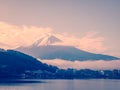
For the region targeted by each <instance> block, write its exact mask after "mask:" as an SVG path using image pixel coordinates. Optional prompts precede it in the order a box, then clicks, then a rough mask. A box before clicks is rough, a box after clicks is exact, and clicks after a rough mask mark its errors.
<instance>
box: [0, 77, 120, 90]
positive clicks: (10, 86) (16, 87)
mask: <svg viewBox="0 0 120 90" xmlns="http://www.w3.org/2000/svg"><path fill="white" fill-rule="evenodd" d="M37 81H41V82H35V83H34V82H24V83H22V82H21V83H20V82H19V83H18V82H11V83H5V82H3V83H0V90H120V80H107V79H89V80H57V79H56V80H37Z"/></svg>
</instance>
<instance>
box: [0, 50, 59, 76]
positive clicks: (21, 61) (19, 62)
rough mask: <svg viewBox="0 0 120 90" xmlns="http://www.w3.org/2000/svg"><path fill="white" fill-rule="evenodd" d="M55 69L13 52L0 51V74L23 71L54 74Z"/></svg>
mask: <svg viewBox="0 0 120 90" xmlns="http://www.w3.org/2000/svg"><path fill="white" fill-rule="evenodd" d="M56 69H57V68H56V67H52V66H48V65H47V64H43V63H41V62H40V61H38V60H36V59H35V58H33V57H31V56H28V55H26V54H23V53H21V52H18V51H13V50H3V49H0V73H14V74H17V73H24V72H25V71H27V70H29V71H36V70H41V71H48V72H51V73H52V72H55V71H56Z"/></svg>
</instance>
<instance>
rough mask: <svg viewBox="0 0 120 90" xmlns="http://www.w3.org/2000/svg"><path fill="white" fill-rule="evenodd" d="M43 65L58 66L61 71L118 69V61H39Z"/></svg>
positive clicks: (119, 66) (119, 67) (119, 61)
mask: <svg viewBox="0 0 120 90" xmlns="http://www.w3.org/2000/svg"><path fill="white" fill-rule="evenodd" d="M40 61H41V62H43V63H47V64H49V65H53V66H58V67H59V68H62V69H67V68H74V69H95V70H105V69H120V60H112V61H104V60H99V61H92V60H91V61H74V62H72V61H66V60H60V59H55V60H40Z"/></svg>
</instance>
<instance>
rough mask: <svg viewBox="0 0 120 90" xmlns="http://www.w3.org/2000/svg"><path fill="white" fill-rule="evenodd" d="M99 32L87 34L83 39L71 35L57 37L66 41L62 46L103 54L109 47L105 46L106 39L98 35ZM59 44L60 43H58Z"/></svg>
mask: <svg viewBox="0 0 120 90" xmlns="http://www.w3.org/2000/svg"><path fill="white" fill-rule="evenodd" d="M98 34H99V33H97V32H93V31H92V32H87V33H86V34H85V35H84V36H83V37H81V38H78V37H76V36H72V35H69V34H61V35H57V36H58V37H59V38H60V39H62V40H64V42H63V43H61V45H70V46H75V47H77V48H79V49H82V50H86V51H90V52H94V53H102V52H104V51H106V50H107V47H106V46H105V45H104V42H105V39H104V37H102V36H99V35H98ZM58 44H59V43H58Z"/></svg>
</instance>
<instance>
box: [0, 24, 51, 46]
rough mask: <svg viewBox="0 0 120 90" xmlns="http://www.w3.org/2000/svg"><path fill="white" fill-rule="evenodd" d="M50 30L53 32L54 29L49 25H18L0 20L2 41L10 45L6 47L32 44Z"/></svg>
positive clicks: (0, 37) (0, 38) (0, 40)
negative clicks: (44, 26)
mask: <svg viewBox="0 0 120 90" xmlns="http://www.w3.org/2000/svg"><path fill="white" fill-rule="evenodd" d="M49 32H52V29H51V28H49V27H46V28H43V27H37V26H25V25H23V26H17V25H12V24H9V23H6V22H0V42H1V43H4V44H6V45H9V46H10V47H9V46H8V47H6V48H15V47H17V46H21V45H24V46H27V45H30V44H31V43H33V42H34V41H35V40H36V39H37V38H39V37H40V36H41V35H42V34H44V33H49ZM1 47H4V45H1Z"/></svg>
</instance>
